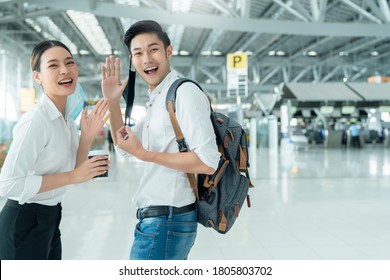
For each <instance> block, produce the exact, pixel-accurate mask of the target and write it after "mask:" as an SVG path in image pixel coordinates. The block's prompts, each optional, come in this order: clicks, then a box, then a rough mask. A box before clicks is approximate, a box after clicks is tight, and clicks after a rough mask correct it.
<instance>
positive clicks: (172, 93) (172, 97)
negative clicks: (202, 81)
mask: <svg viewBox="0 0 390 280" xmlns="http://www.w3.org/2000/svg"><path fill="white" fill-rule="evenodd" d="M187 82H190V83H193V84H195V85H196V86H197V87H198V88H199V89H200V90H201V91H203V89H202V87H201V86H200V85H199V84H198V83H197V82H195V81H193V80H190V79H187V78H179V79H177V80H176V81H174V82H173V83H172V85H171V86H170V87H169V89H168V93H167V98H166V99H165V106H166V107H167V110H169V108H168V102H169V101H172V105H173V111H174V112H176V104H175V103H176V102H175V101H176V92H177V89H178V88H179V87H180V86H181V85H182V84H183V83H187Z"/></svg>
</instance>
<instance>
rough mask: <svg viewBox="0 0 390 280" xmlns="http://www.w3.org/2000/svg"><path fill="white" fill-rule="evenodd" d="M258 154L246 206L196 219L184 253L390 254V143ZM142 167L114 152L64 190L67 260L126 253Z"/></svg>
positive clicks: (296, 256) (326, 257) (246, 256)
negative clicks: (227, 224) (229, 217)
mask: <svg viewBox="0 0 390 280" xmlns="http://www.w3.org/2000/svg"><path fill="white" fill-rule="evenodd" d="M255 158H256V164H255V163H253V164H252V166H255V165H256V166H257V168H256V170H252V173H253V178H252V180H253V182H254V184H255V186H256V188H254V189H252V190H251V200H252V208H249V209H248V208H246V207H244V208H243V210H242V211H241V214H240V217H239V218H238V220H237V222H236V224H235V226H234V227H233V229H232V230H231V231H230V232H229V233H228V234H227V235H220V234H218V233H216V232H214V231H213V230H211V229H206V228H203V227H202V226H200V227H199V231H198V237H197V240H196V243H195V245H194V248H193V250H192V251H191V254H190V259H194V260H201V259H268V260H272V259H276V260H293V259H299V260H321V259H322V260H344V259H348V260H368V259H386V260H389V259H390V150H389V149H383V148H369V147H366V148H364V149H361V150H353V149H350V150H338V149H334V150H324V149H321V148H317V149H309V150H308V151H306V152H305V151H300V152H295V154H288V153H287V152H279V154H271V153H269V152H268V150H265V149H260V150H258V151H257V156H256V157H252V161H253V160H254V159H255ZM141 173H142V163H141V162H139V161H135V160H123V159H118V158H116V156H112V167H111V170H110V176H109V180H106V179H99V180H93V181H91V182H88V183H86V184H82V185H79V186H75V187H72V188H69V189H68V193H67V195H66V197H65V200H64V202H63V209H64V210H63V220H62V224H61V229H62V241H63V258H64V259H90V260H97V259H105V260H110V259H114V260H121V259H127V258H128V255H129V251H130V246H131V243H132V235H133V228H134V225H135V223H136V219H135V210H136V209H135V206H134V205H133V204H132V202H131V196H132V194H133V192H134V190H135V189H136V187H137V184H138V182H139V178H140V176H141ZM3 204H4V199H2V198H1V199H0V206H1V205H3Z"/></svg>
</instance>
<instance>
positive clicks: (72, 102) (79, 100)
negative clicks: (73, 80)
mask: <svg viewBox="0 0 390 280" xmlns="http://www.w3.org/2000/svg"><path fill="white" fill-rule="evenodd" d="M84 102H85V94H84V90H83V88H82V87H81V85H80V84H79V83H77V86H76V89H75V91H74V93H73V94H72V95H69V96H68V97H67V99H66V111H65V112H66V116H71V117H72V118H73V119H74V120H75V119H76V118H77V117H78V116H79V114H80V112H81V111H82V110H83V109H84Z"/></svg>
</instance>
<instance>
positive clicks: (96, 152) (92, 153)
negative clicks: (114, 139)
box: [88, 150, 108, 178]
mask: <svg viewBox="0 0 390 280" xmlns="http://www.w3.org/2000/svg"><path fill="white" fill-rule="evenodd" d="M94 156H107V158H108V152H107V151H105V150H93V151H90V152H89V153H88V159H90V158H92V157H94ZM105 177H108V170H107V171H106V173H103V174H101V175H98V176H95V177H94V178H105Z"/></svg>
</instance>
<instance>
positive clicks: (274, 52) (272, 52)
mask: <svg viewBox="0 0 390 280" xmlns="http://www.w3.org/2000/svg"><path fill="white" fill-rule="evenodd" d="M275 54H276V51H269V52H268V55H269V56H274V55H275Z"/></svg>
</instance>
